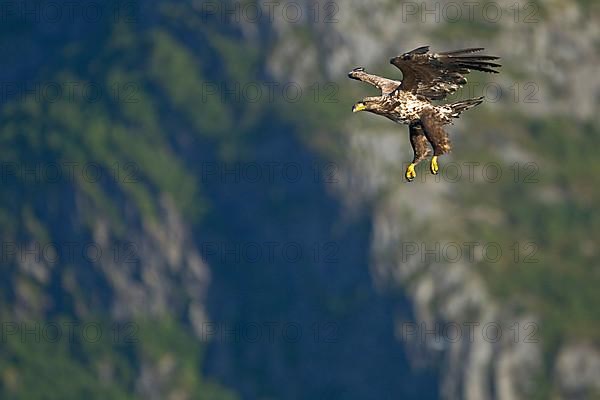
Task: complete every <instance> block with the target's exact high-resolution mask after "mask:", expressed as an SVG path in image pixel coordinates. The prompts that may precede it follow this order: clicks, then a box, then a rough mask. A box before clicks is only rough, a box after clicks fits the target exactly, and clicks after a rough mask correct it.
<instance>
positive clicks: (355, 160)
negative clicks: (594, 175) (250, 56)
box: [269, 0, 600, 400]
mask: <svg viewBox="0 0 600 400" xmlns="http://www.w3.org/2000/svg"><path fill="white" fill-rule="evenodd" d="M295 4H297V2H295ZM302 4H303V8H302V10H303V15H304V16H307V18H305V19H304V20H303V21H301V22H299V23H296V22H294V23H292V21H290V20H289V19H286V18H278V19H276V20H275V22H274V23H273V28H272V29H273V31H274V32H275V33H276V35H277V40H275V43H274V46H273V51H272V56H271V59H270V62H269V69H270V72H271V73H272V74H273V75H274V76H275V77H277V78H278V79H290V77H291V78H293V79H295V80H298V81H299V82H305V83H308V82H310V79H311V77H313V76H315V75H313V74H322V76H324V77H326V78H327V79H331V80H333V81H336V82H339V83H340V85H343V86H347V85H350V83H348V82H345V81H344V80H343V79H344V76H345V73H346V72H347V71H349V70H350V69H351V68H353V67H355V66H358V65H360V66H366V67H367V70H368V71H372V72H373V73H380V74H381V75H388V76H394V75H392V74H395V76H398V74H399V72H398V71H393V70H392V69H390V68H389V67H386V66H385V64H386V62H387V60H388V59H389V58H390V57H391V56H392V55H395V54H396V53H398V52H400V51H404V50H409V49H412V48H415V47H418V46H421V45H424V44H430V45H431V46H432V48H433V49H434V50H435V49H439V50H444V49H447V48H448V49H450V48H454V47H457V48H463V47H486V48H487V49H488V51H490V52H491V53H493V54H497V55H500V56H502V63H503V64H504V69H503V72H502V74H501V75H500V76H498V77H493V78H492V80H493V82H495V83H494V84H492V85H490V84H488V85H487V86H486V85H484V86H477V85H476V86H475V88H474V89H473V88H471V90H474V92H468V94H467V97H473V95H475V96H477V95H484V96H486V97H487V98H488V103H489V104H488V105H485V106H483V107H484V108H485V109H486V110H485V111H484V112H485V113H491V114H495V115H499V116H501V115H502V114H510V115H512V114H526V115H528V116H541V117H542V118H543V117H548V116H549V115H553V114H557V113H558V114H561V115H569V116H570V117H574V118H577V119H580V120H588V119H590V118H595V115H594V113H595V109H596V108H597V104H598V101H597V99H598V97H597V96H598V93H599V92H600V88H599V87H598V85H599V84H600V83H599V81H598V80H597V79H596V78H595V72H594V69H595V65H597V63H598V61H600V60H599V55H598V52H597V51H594V48H595V47H596V46H597V43H596V39H595V38H597V37H598V29H599V27H598V25H597V24H596V23H595V21H596V20H597V18H598V15H599V14H598V11H599V10H598V8H597V7H595V8H591V9H590V8H588V7H586V6H582V5H581V3H577V2H567V3H564V2H561V3H560V4H559V3H554V4H552V5H549V4H548V5H547V4H544V5H542V4H539V5H538V4H537V3H528V2H518V3H514V2H508V1H506V2H498V3H494V4H491V5H489V6H487V7H484V6H485V5H481V4H476V5H474V8H472V9H470V10H468V7H467V6H461V5H457V3H451V2H438V3H435V4H428V5H426V4H424V3H417V2H404V3H401V4H397V3H393V2H388V1H385V0H382V1H375V2H369V3H364V2H359V1H355V2H352V1H348V2H344V3H343V4H342V3H340V4H336V5H335V6H332V8H331V9H330V10H329V11H330V16H331V18H329V19H328V18H325V17H323V18H322V19H321V20H317V21H315V20H314V18H313V19H312V20H311V18H309V17H308V16H313V15H314V7H318V6H317V5H315V3H313V2H305V3H304V2H303V3H302ZM491 6H494V7H493V8H494V10H493V11H495V12H494V13H492V12H491V11H492V10H491V8H492V7H491ZM498 12H499V13H500V14H498ZM457 16H460V17H457ZM457 25H460V28H461V29H455V27H456V26H457ZM301 29H307V30H308V31H309V32H310V37H311V39H310V40H304V41H303V40H300V39H299V37H298V36H297V35H295V32H297V31H298V30H301ZM561 43H562V45H560V44H561ZM297 54H302V58H301V60H299V59H298V58H297V57H295V55H297ZM308 71H310V72H308ZM565 71H568V73H565ZM568 76H570V77H571V78H574V77H575V76H577V77H578V78H577V79H569V78H567V77H568ZM475 79H476V82H478V80H477V78H475ZM357 85H358V84H357ZM490 87H497V88H498V89H499V90H500V92H502V93H503V95H501V96H500V97H501V98H500V101H497V100H498V99H499V97H495V95H491V94H490V93H491V92H487V90H488V89H489V88H490ZM467 88H468V87H467ZM482 88H485V89H482ZM514 88H520V90H521V92H520V93H516V92H513V94H514V96H513V98H512V99H511V98H510V96H511V95H510V93H511V91H512V90H519V89H514ZM352 93H353V94H352V95H349V97H348V98H345V97H341V99H340V101H341V103H343V105H344V107H346V106H347V107H348V108H349V107H350V105H351V103H352V102H353V101H355V100H358V99H359V98H360V96H365V95H366V93H373V89H372V88H367V87H364V88H362V90H359V89H356V90H354V91H353V92H352ZM344 94H347V92H346V93H344ZM490 96H492V97H490ZM490 100H491V101H490ZM361 117H362V116H361ZM347 118H348V121H347V124H346V128H345V132H344V134H345V136H346V138H347V139H346V142H345V143H344V144H343V146H342V147H343V148H344V150H343V153H344V154H343V155H342V156H341V158H339V159H338V160H339V166H340V170H339V171H338V175H339V177H340V178H341V181H340V182H339V183H337V184H335V185H333V186H334V191H335V192H336V193H337V194H338V195H339V196H340V198H342V199H343V201H344V202H345V203H346V204H347V205H348V206H349V207H350V208H352V207H356V206H359V207H360V205H364V204H368V208H369V209H370V210H372V214H371V218H372V223H373V234H372V240H371V259H372V262H371V271H372V279H373V282H374V284H375V285H376V286H378V287H380V288H383V290H384V291H385V290H392V291H393V290H396V289H395V288H396V287H399V288H402V289H401V290H404V291H406V293H407V294H408V296H409V298H410V300H411V303H412V306H413V308H414V311H415V315H416V317H415V320H416V321H417V322H418V323H422V324H423V325H422V326H421V328H420V329H417V331H416V334H415V332H413V331H411V335H408V336H407V335H406V331H404V332H403V329H404V328H406V326H405V325H404V324H405V323H406V321H403V320H402V319H401V318H399V319H398V320H397V321H396V326H397V327H396V330H397V333H398V339H399V340H401V341H402V342H403V343H404V344H405V346H406V348H407V351H408V353H409V354H411V355H412V361H413V365H415V366H418V365H420V362H419V361H420V360H422V359H430V360H432V359H433V360H437V361H436V363H437V364H438V365H442V366H443V367H442V371H443V372H442V382H441V393H442V395H443V397H444V398H448V399H506V400H512V399H528V398H532V396H534V395H536V394H537V395H540V394H539V391H538V388H537V386H538V385H540V384H541V383H540V382H541V381H540V376H542V375H543V374H544V371H546V370H550V371H553V372H552V373H551V375H552V379H556V382H557V383H558V385H557V386H558V391H557V392H555V395H558V396H559V397H561V398H579V397H578V396H587V395H589V393H591V391H593V390H596V389H594V385H595V384H594V383H592V382H593V381H598V380H600V376H598V375H597V373H596V372H593V371H595V370H596V369H595V368H594V367H593V365H595V364H596V363H597V362H598V358H597V355H595V354H596V351H595V350H591V351H587V352H583V351H580V350H577V349H581V347H578V346H575V347H573V346H569V345H565V346H562V347H561V350H560V351H559V356H558V357H557V358H553V357H552V358H550V365H547V364H546V365H545V362H547V361H545V359H544V347H543V342H542V339H540V336H539V334H540V332H539V331H538V328H540V329H543V328H544V325H543V321H540V319H539V316H538V315H536V312H535V311H533V310H531V309H529V310H528V309H527V308H525V309H522V308H519V307H515V304H513V302H512V301H510V299H509V300H507V299H500V298H497V297H495V296H494V294H492V293H490V290H489V288H488V284H487V283H486V282H485V279H483V277H482V274H483V275H485V274H486V268H490V269H491V268H493V265H484V269H483V270H482V269H481V268H477V267H476V264H478V262H481V260H468V259H467V257H466V256H465V254H466V253H463V254H462V256H458V257H456V256H449V257H448V256H447V254H446V257H445V256H444V255H443V254H442V253H443V252H444V251H445V250H444V249H446V250H447V249H448V248H450V247H447V246H446V245H448V244H450V245H452V246H456V245H457V244H458V245H459V246H460V243H463V242H457V240H456V239H457V238H460V237H462V238H465V237H468V235H465V234H464V233H465V232H464V229H465V228H466V227H465V224H464V219H470V218H475V215H474V214H475V213H476V212H477V210H475V209H474V210H472V213H470V211H469V212H468V213H465V212H464V211H462V212H461V211H458V210H459V209H460V208H461V204H460V203H458V202H460V196H457V195H456V191H459V190H463V189H464V186H463V185H458V184H455V182H456V181H452V179H448V178H447V177H446V178H442V180H441V181H440V180H437V181H434V179H432V177H424V178H422V179H423V180H421V183H419V184H417V185H409V186H407V185H406V184H405V183H404V182H402V179H401V177H402V173H403V167H405V166H406V161H407V160H409V159H410V158H409V157H410V155H409V150H408V149H407V148H408V142H407V137H406V135H405V134H404V133H403V128H401V127H394V126H391V125H390V124H389V123H388V124H385V123H381V121H378V120H376V119H373V118H368V117H363V118H357V117H356V116H351V115H349V116H348V117H347ZM365 120H366V122H365ZM469 121H470V120H469V119H468V117H467V118H466V119H465V120H461V121H460V122H459V123H457V125H456V126H455V127H453V128H451V131H452V133H451V136H453V137H455V138H456V139H455V140H456V142H458V143H459V145H464V146H465V147H468V145H467V143H466V142H467V141H469V140H471V135H478V136H484V137H485V138H488V139H490V138H491V137H492V136H493V135H502V132H494V128H493V127H492V126H488V127H487V128H484V129H488V130H489V132H469V131H468V130H469V125H470V124H469ZM471 121H472V120H471ZM374 126H375V128H374ZM477 126H478V127H482V126H483V125H481V124H478V125H477ZM565 134H568V133H566V132H565ZM477 140H480V139H477ZM492 140H494V139H492ZM497 140H501V141H504V143H503V144H502V145H501V146H494V147H496V150H495V151H496V155H497V156H498V157H500V159H502V158H505V159H510V160H511V161H513V162H514V161H516V162H518V163H521V164H526V163H528V162H531V161H532V160H534V161H535V160H538V158H536V157H539V156H538V155H534V154H531V153H526V152H523V151H522V150H517V148H518V146H519V145H518V144H516V143H511V142H510V140H511V139H510V138H507V139H502V138H498V139H497ZM463 154H464V153H463ZM454 157H460V156H457V155H454ZM450 161H454V162H455V163H456V162H458V163H459V164H460V162H459V161H458V160H457V159H456V158H454V159H452V158H451V159H450ZM450 161H448V162H450ZM461 172H462V173H464V172H465V171H464V170H462V171H461ZM479 172H480V171H479V170H478V171H477V172H476V173H475V174H476V175H477V173H479ZM422 173H423V174H425V173H426V172H424V171H423V172H422ZM463 178H464V175H463ZM475 180H477V177H476V178H475ZM479 180H481V177H479ZM481 189H482V190H485V189H484V188H481ZM479 211H480V217H479V221H480V223H482V224H491V225H494V223H493V221H494V219H495V218H497V216H498V210H494V209H491V208H487V207H485V205H481V207H480V209H479ZM469 213H470V214H469ZM500 213H501V211H500ZM427 246H430V249H431V250H430V254H429V255H427V251H428V250H427ZM436 246H437V247H436ZM452 246H451V247H452ZM502 246H503V247H504V250H505V251H508V249H506V247H507V246H505V245H504V244H503V245H502ZM462 250H463V251H464V250H465V249H464V248H463V249H462ZM459 251H460V250H459ZM480 257H481V256H480ZM542 262H543V261H542ZM484 264H485V260H484ZM488 264H490V263H489V262H488ZM474 322H476V323H477V326H476V327H475V326H474V327H473V331H472V332H473V336H472V337H469V338H467V337H465V336H463V337H461V338H460V339H455V338H454V337H453V338H450V337H449V336H448V334H447V333H446V334H444V333H442V334H440V329H441V330H443V329H444V328H448V327H454V326H460V327H461V331H460V332H459V333H462V334H465V333H466V332H467V329H466V327H467V326H469V323H474ZM496 325H497V326H498V327H499V328H498V329H500V330H501V331H502V332H503V335H502V334H501V335H500V336H502V337H501V338H498V340H496V338H494V337H493V336H490V331H488V329H489V327H490V326H496ZM515 327H516V328H515ZM436 328H437V329H438V333H436V334H433V337H427V334H425V335H424V336H422V335H421V334H422V333H423V332H422V330H423V329H431V330H434V331H435V330H436ZM514 329H517V331H518V332H519V333H518V335H519V336H515V335H514V332H515V331H514ZM534 331H535V332H534ZM509 332H511V333H510V334H509ZM402 333H404V334H402ZM430 335H431V334H430ZM436 335H438V336H437V337H436ZM439 336H441V340H440V342H438V341H437V339H440V337H439ZM569 341H571V342H575V343H577V342H578V339H577V338H576V337H572V338H569V339H568V340H567V342H569ZM423 354H427V356H426V357H424V356H423ZM567 365H569V366H567ZM575 365H580V366H581V368H583V365H586V366H589V367H590V368H589V369H586V370H587V371H588V372H587V373H585V374H583V375H579V374H577V373H575V372H574V371H575V370H577V368H576V367H575ZM569 371H571V372H569ZM576 375H577V376H578V377H576ZM592 375H593V378H592Z"/></svg>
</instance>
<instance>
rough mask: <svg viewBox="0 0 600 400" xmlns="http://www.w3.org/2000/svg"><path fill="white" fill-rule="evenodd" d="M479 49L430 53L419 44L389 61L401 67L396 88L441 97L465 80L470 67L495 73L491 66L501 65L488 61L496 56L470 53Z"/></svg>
mask: <svg viewBox="0 0 600 400" xmlns="http://www.w3.org/2000/svg"><path fill="white" fill-rule="evenodd" d="M483 50H484V49H483V48H481V47H477V48H470V49H462V50H454V51H447V52H443V53H430V52H429V46H423V47H419V48H416V49H414V50H412V51H409V52H408V53H404V54H402V55H400V56H398V57H394V58H392V59H391V60H390V62H391V63H392V64H393V65H395V66H396V67H398V68H399V69H400V70H401V71H402V75H403V78H402V85H400V87H399V88H398V89H399V90H407V91H410V92H412V93H414V94H417V95H422V96H425V97H427V98H429V99H431V100H441V99H443V98H445V97H446V96H448V95H449V94H452V93H454V92H456V91H457V90H458V89H459V88H460V87H461V86H462V85H464V84H466V83H467V79H466V78H465V76H464V75H467V74H468V73H470V72H471V71H472V70H474V71H481V72H488V73H498V71H496V70H495V69H494V68H499V67H501V65H500V64H498V63H495V62H492V61H494V60H497V59H498V58H499V57H496V56H488V55H479V54H476V55H475V54H474V53H478V52H480V51H483Z"/></svg>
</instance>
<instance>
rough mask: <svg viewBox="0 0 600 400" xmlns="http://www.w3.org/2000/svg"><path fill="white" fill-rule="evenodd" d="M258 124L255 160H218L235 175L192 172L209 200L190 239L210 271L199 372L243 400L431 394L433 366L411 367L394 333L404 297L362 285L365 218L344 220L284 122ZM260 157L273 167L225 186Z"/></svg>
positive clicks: (367, 280)
mask: <svg viewBox="0 0 600 400" xmlns="http://www.w3.org/2000/svg"><path fill="white" fill-rule="evenodd" d="M271 123H272V122H271ZM265 130H266V131H267V133H265V134H264V135H263V137H262V138H261V139H260V140H257V141H256V142H255V143H253V144H252V146H254V148H252V149H250V150H249V152H250V153H254V154H256V158H254V159H252V160H245V162H244V163H240V164H236V163H231V164H229V165H228V166H227V168H229V170H230V171H235V168H238V171H240V172H238V173H237V174H236V173H230V174H229V175H224V176H220V177H219V178H215V176H212V175H211V178H208V175H207V174H205V175H204V176H205V178H206V181H205V182H204V185H205V187H206V191H207V193H209V194H210V198H211V203H212V204H214V205H215V208H214V209H213V210H212V212H211V214H210V217H209V221H210V222H209V223H208V224H209V225H210V226H209V227H205V228H204V230H203V231H202V233H201V232H198V235H197V238H198V240H199V241H200V243H199V248H201V249H203V255H204V257H205V259H206V260H207V262H208V263H209V265H210V267H211V271H212V282H211V286H210V290H209V295H208V308H209V313H210V315H209V319H210V320H211V321H212V324H213V325H211V327H210V329H212V330H210V331H208V330H207V332H206V334H207V336H209V337H210V338H211V339H212V341H211V344H210V345H209V348H208V354H207V359H206V361H205V370H206V372H207V374H208V375H211V376H214V377H215V378H217V379H218V380H219V381H221V382H222V383H223V384H224V385H226V386H228V387H232V388H235V389H236V390H237V391H239V393H241V395H242V396H243V398H246V399H267V398H280V399H300V398H303V399H342V398H343V399H366V398H376V399H392V398H415V399H416V398H419V399H429V398H431V399H433V398H437V391H438V387H437V386H438V384H437V376H436V374H435V373H433V372H431V371H429V372H427V371H425V372H424V371H421V372H420V373H416V372H414V371H412V370H411V369H410V367H409V365H408V361H407V358H406V354H405V352H404V349H403V345H402V343H401V342H400V341H398V340H397V338H395V337H394V326H393V315H394V313H395V312H396V313H397V312H400V313H401V315H406V316H407V318H409V312H410V311H409V309H410V308H409V305H408V304H407V303H406V300H405V299H391V298H386V297H384V296H382V295H381V294H379V293H377V292H376V291H375V289H374V287H373V284H372V280H371V277H370V274H369V269H368V261H369V243H370V233H371V225H370V222H369V218H368V215H365V214H366V212H365V213H364V214H362V215H359V216H356V217H353V218H351V219H348V218H345V217H344V215H343V214H344V210H343V208H342V205H341V204H340V202H339V201H338V200H337V199H336V198H335V197H334V196H332V195H331V194H330V193H328V190H327V185H326V184H325V183H324V182H323V181H324V180H325V179H322V178H317V179H315V175H314V172H315V169H316V168H318V167H317V166H319V165H326V163H325V162H323V161H322V160H319V159H318V158H317V157H316V156H315V155H313V154H311V152H310V151H308V150H307V149H306V148H305V147H304V146H303V145H302V144H301V143H299V142H298V141H297V140H296V139H295V136H294V135H282V134H281V132H283V131H285V130H286V129H285V127H270V128H269V127H265ZM268 163H273V165H274V166H275V165H280V166H282V168H279V169H278V168H275V167H273V171H275V173H274V174H273V175H272V177H273V179H270V178H266V177H264V179H262V180H261V185H260V186H259V187H257V184H256V183H251V184H250V183H248V182H247V181H246V180H244V179H239V180H238V182H235V181H236V176H237V177H238V178H239V177H240V176H242V177H243V176H244V175H243V173H242V172H241V171H250V169H251V167H250V166H251V165H252V166H254V167H255V166H265V165H266V164H268ZM215 165H217V164H215ZM283 166H287V167H288V170H289V171H288V173H287V174H285V173H283V174H282V173H281V171H282V169H283ZM205 167H208V165H205ZM213 167H214V166H213ZM218 167H219V168H225V166H224V165H221V164H219V165H218ZM265 168H266V167H265ZM277 171H279V172H277ZM294 171H300V173H293V172H294ZM212 173H214V170H213V171H211V174H212ZM282 175H285V176H284V177H282ZM300 175H301V177H299V176H300ZM199 176H202V174H200V175H199ZM253 176H254V175H253ZM207 231H208V232H211V235H210V236H208V237H207V236H206V232H207Z"/></svg>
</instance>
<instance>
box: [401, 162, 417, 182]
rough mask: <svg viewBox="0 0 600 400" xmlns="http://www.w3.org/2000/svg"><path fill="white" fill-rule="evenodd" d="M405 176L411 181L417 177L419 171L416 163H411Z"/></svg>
mask: <svg viewBox="0 0 600 400" xmlns="http://www.w3.org/2000/svg"><path fill="white" fill-rule="evenodd" d="M404 176H405V177H406V180H407V181H409V182H412V181H413V180H414V179H415V178H416V177H417V172H416V171H415V164H410V165H409V166H408V168H406V174H405V175H404Z"/></svg>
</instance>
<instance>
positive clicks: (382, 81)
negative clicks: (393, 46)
mask: <svg viewBox="0 0 600 400" xmlns="http://www.w3.org/2000/svg"><path fill="white" fill-rule="evenodd" d="M348 77H349V78H351V79H356V80H357V81H362V82H367V83H370V84H371V85H373V86H375V87H376V88H377V89H380V90H381V94H382V95H383V96H386V95H388V94H390V93H392V92H393V91H394V90H396V89H397V88H398V87H399V86H400V83H401V82H399V81H394V80H392V79H387V78H382V77H381V76H377V75H371V74H368V73H366V72H365V69H364V68H362V67H359V68H354V69H353V70H352V71H350V73H349V74H348Z"/></svg>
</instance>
